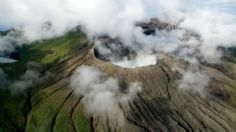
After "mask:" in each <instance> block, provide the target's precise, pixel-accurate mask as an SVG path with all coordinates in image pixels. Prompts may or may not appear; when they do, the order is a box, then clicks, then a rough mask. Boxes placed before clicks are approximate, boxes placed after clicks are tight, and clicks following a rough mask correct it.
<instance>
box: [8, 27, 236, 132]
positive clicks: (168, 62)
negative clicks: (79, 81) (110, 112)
mask: <svg viewBox="0 0 236 132" xmlns="http://www.w3.org/2000/svg"><path fill="white" fill-rule="evenodd" d="M142 25H143V26H144V27H145V29H146V31H145V33H147V34H150V33H151V32H153V30H152V28H151V26H152V24H151V26H150V25H149V26H147V25H145V24H142ZM153 25H155V24H153ZM154 27H155V26H154ZM161 27H163V28H167V29H168V30H169V29H170V30H171V29H172V27H171V26H168V25H165V24H164V25H162V26H160V28H161ZM173 28H176V27H173ZM94 47H95V45H94V44H93V43H91V42H86V43H84V44H83V46H82V47H80V49H78V50H77V51H76V52H75V53H74V54H73V55H70V56H69V57H67V58H65V59H63V60H62V61H60V62H59V63H57V64H56V65H53V66H51V67H50V69H49V71H50V73H51V74H50V76H49V78H48V79H47V80H46V81H45V82H44V83H43V84H42V85H40V86H35V87H36V88H34V89H33V90H32V91H31V92H30V93H29V96H28V98H27V110H26V111H27V112H26V113H25V117H24V118H25V124H24V126H23V127H22V128H23V129H19V130H18V129H15V130H14V129H13V130H12V131H26V132H32V131H37V132H51V131H53V132H85V131H96V132H105V131H120V132H126V131H127V132H131V131H134V132H138V131H147V132H157V131H164V132H167V131H171V132H173V131H176V132H180V131H181V132H187V131H196V132H197V131H209V132H234V131H236V125H235V124H236V80H235V79H236V78H235V74H236V72H235V70H234V66H235V63H234V62H227V63H224V64H221V67H220V68H219V67H217V65H208V64H201V65H200V69H203V70H204V71H206V72H207V74H208V75H210V78H211V80H210V84H209V85H208V87H207V88H206V91H207V93H206V95H205V97H202V96H201V95H199V94H196V93H194V92H191V91H186V92H183V91H180V90H179V89H178V86H177V83H176V81H177V80H179V79H180V78H181V76H182V75H181V74H180V73H179V72H177V71H173V70H172V66H173V65H178V66H179V67H181V68H183V69H184V68H186V67H187V65H188V63H185V62H184V61H183V60H180V59H176V58H173V57H172V56H171V55H166V54H164V55H162V57H160V58H157V64H156V65H150V66H144V67H137V68H122V67H119V66H116V65H114V64H112V63H109V62H106V61H104V60H101V59H98V58H96V56H95V54H94ZM82 65H87V66H94V67H96V68H98V69H100V70H101V71H102V72H104V73H105V74H106V76H107V77H116V78H119V80H120V85H121V88H122V89H126V88H127V85H128V84H129V83H130V82H134V81H138V82H140V83H142V92H141V93H139V94H138V96H137V97H136V98H135V99H134V100H133V101H130V102H128V103H126V104H120V109H121V110H122V111H123V113H124V117H125V120H124V122H123V123H119V122H117V121H116V120H110V119H108V118H105V119H104V117H99V116H93V115H89V114H87V112H86V110H85V109H84V104H83V102H82V100H83V96H79V95H76V94H74V93H73V89H72V88H71V86H70V79H71V76H72V75H73V73H74V72H75V70H76V69H77V68H78V67H80V66H82Z"/></svg>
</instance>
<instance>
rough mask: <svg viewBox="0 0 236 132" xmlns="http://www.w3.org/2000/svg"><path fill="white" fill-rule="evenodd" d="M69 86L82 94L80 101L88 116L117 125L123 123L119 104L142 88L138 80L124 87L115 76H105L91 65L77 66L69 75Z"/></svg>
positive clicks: (129, 99)
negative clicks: (70, 75)
mask: <svg viewBox="0 0 236 132" xmlns="http://www.w3.org/2000/svg"><path fill="white" fill-rule="evenodd" d="M71 86H72V88H73V89H74V92H75V93H76V94H79V95H81V96H83V100H82V101H83V103H84V105H85V108H86V110H87V112H88V114H89V115H90V116H93V117H100V118H101V119H102V120H103V121H105V120H107V119H108V120H109V121H110V122H116V123H118V124H119V125H123V123H124V119H125V117H124V113H123V111H122V110H121V108H120V106H119V105H120V104H123V103H128V102H130V101H132V100H133V99H134V98H135V97H136V96H137V94H138V93H140V92H141V90H142V87H141V84H140V83H138V82H133V83H130V84H129V86H128V87H127V88H125V89H124V88H122V87H120V84H119V80H118V79H117V78H113V77H108V78H106V77H105V75H104V73H102V72H101V71H100V70H99V69H97V68H95V67H92V66H81V67H79V68H78V69H77V70H76V72H75V73H74V74H73V76H72V77H71Z"/></svg>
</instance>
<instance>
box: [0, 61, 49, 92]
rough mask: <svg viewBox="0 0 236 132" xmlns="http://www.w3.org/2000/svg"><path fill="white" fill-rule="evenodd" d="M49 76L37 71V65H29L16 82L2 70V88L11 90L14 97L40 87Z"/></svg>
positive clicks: (0, 74) (0, 71)
mask: <svg viewBox="0 0 236 132" xmlns="http://www.w3.org/2000/svg"><path fill="white" fill-rule="evenodd" d="M48 76H49V73H48V72H46V73H44V74H42V73H40V72H39V71H38V70H37V69H35V64H28V68H27V70H26V71H25V72H24V73H23V74H22V75H20V77H19V79H16V80H11V79H10V78H9V76H8V74H7V73H5V72H4V71H3V70H2V69H0V80H1V84H0V88H2V89H6V90H9V91H10V92H11V94H12V95H19V94H25V92H26V91H27V90H28V89H30V88H32V87H34V86H37V85H39V84H40V83H42V82H43V81H45V80H46V79H47V78H48Z"/></svg>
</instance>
